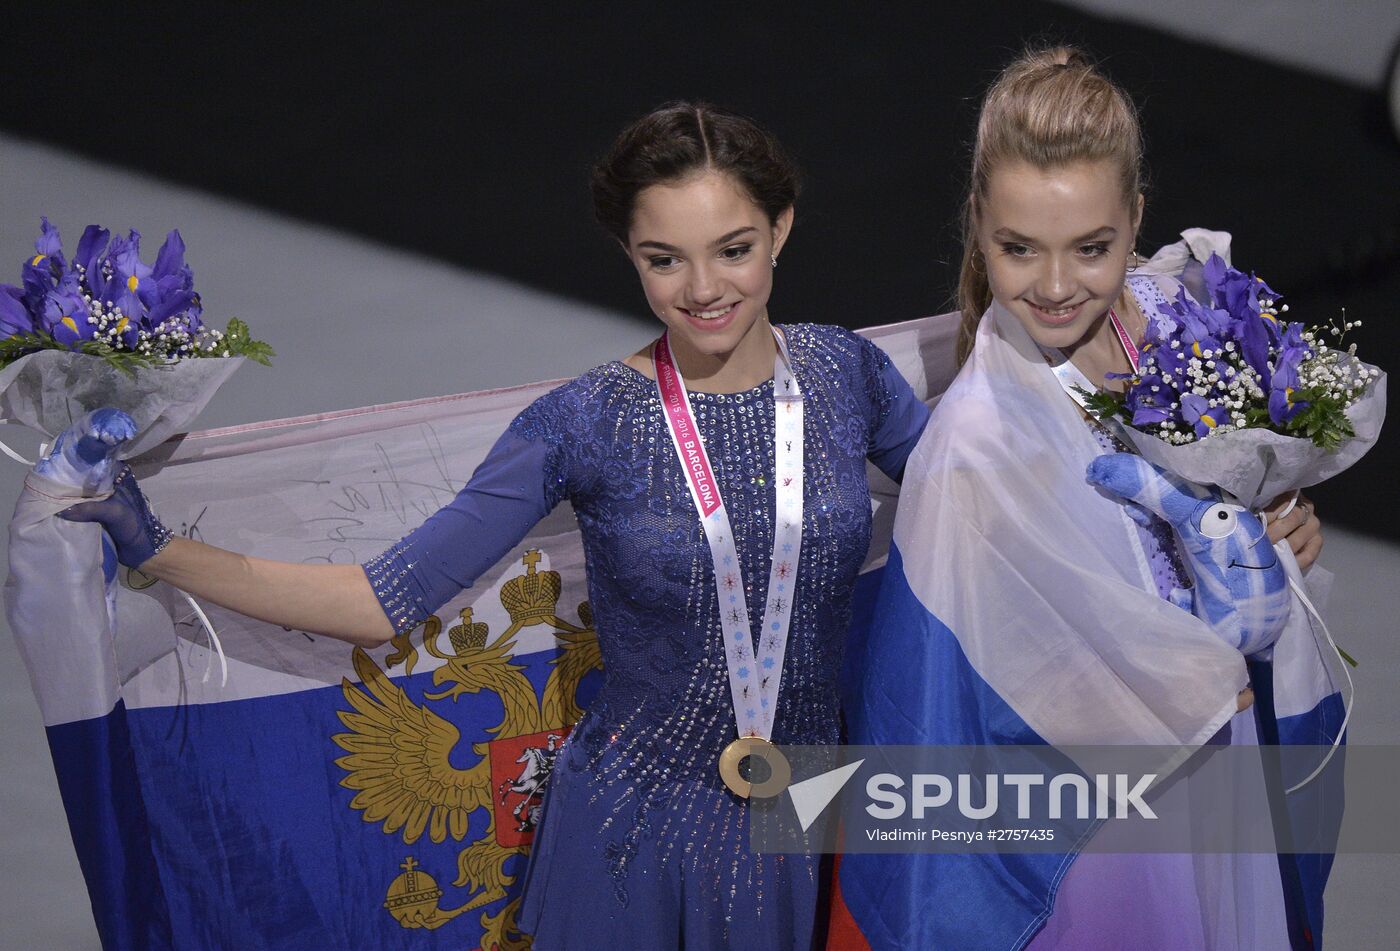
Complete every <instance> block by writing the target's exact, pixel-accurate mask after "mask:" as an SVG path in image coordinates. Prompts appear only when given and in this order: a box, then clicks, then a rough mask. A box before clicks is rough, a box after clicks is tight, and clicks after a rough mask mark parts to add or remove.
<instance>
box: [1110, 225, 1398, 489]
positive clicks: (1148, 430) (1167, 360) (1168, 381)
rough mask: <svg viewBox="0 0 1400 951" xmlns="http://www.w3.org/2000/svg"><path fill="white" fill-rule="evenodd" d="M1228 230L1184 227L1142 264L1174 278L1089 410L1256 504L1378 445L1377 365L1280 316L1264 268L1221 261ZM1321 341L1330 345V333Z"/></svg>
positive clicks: (1381, 401) (1338, 330) (1282, 309)
mask: <svg viewBox="0 0 1400 951" xmlns="http://www.w3.org/2000/svg"><path fill="white" fill-rule="evenodd" d="M1228 242H1229V236H1228V235H1226V234H1224V233H1222V232H1209V231H1203V230H1199V229H1198V230H1195V231H1191V232H1186V240H1185V241H1183V242H1181V243H1179V244H1177V245H1172V246H1170V247H1168V248H1164V249H1163V250H1162V251H1161V252H1159V253H1158V254H1157V255H1155V256H1154V257H1153V259H1152V261H1151V262H1149V263H1148V265H1147V266H1146V267H1145V268H1144V271H1145V272H1146V273H1148V274H1154V275H1157V276H1161V275H1164V274H1165V275H1167V276H1170V277H1176V278H1178V279H1179V280H1180V282H1181V283H1179V284H1175V286H1174V290H1175V294H1174V296H1173V297H1171V298H1170V299H1169V301H1168V303H1167V304H1165V305H1159V306H1158V308H1157V311H1156V312H1155V313H1147V314H1144V316H1145V317H1146V318H1147V329H1146V332H1145V334H1144V337H1143V340H1142V341H1141V343H1140V347H1139V349H1140V360H1139V366H1138V372H1137V373H1136V374H1132V375H1128V376H1127V377H1126V378H1127V379H1128V380H1129V385H1128V388H1127V390H1126V391H1125V392H1124V393H1123V394H1122V395H1121V396H1120V395H1118V394H1114V393H1110V392H1107V391H1102V390H1101V391H1099V392H1097V393H1094V394H1092V395H1091V396H1090V398H1089V405H1090V408H1091V409H1092V410H1093V411H1094V412H1096V413H1097V414H1098V415H1100V416H1101V417H1104V418H1116V419H1118V420H1119V421H1120V422H1121V423H1123V425H1122V426H1121V427H1120V430H1121V432H1122V434H1123V435H1124V436H1125V437H1126V438H1127V439H1128V440H1129V441H1130V442H1131V443H1132V445H1133V447H1134V448H1135V449H1136V450H1137V451H1138V452H1139V453H1141V455H1142V456H1143V457H1144V458H1146V459H1147V460H1148V461H1150V462H1152V463H1154V464H1156V465H1159V466H1161V467H1163V468H1166V469H1169V470H1171V471H1172V472H1175V473H1177V474H1178V475H1180V476H1182V477H1184V478H1186V479H1189V480H1190V481H1192V482H1196V483H1199V484H1202V485H1216V486H1219V487H1220V488H1221V489H1223V490H1224V491H1226V492H1228V493H1230V495H1232V496H1233V497H1234V498H1235V499H1236V500H1238V502H1239V503H1240V504H1241V505H1244V506H1246V507H1248V508H1250V509H1255V510H1257V509H1259V508H1260V507H1261V506H1263V505H1265V504H1267V503H1268V502H1269V501H1271V500H1272V499H1273V498H1275V497H1276V496H1278V495H1280V494H1281V493H1284V492H1288V491H1292V490H1295V489H1301V488H1305V487H1307V486H1310V485H1316V484H1317V483H1319V482H1323V481H1325V480H1326V479H1329V478H1331V477H1332V476H1334V475H1336V474H1337V473H1339V472H1342V471H1344V470H1346V469H1347V468H1349V467H1350V466H1351V465H1352V464H1354V463H1355V462H1356V461H1357V460H1358V459H1360V458H1361V457H1362V456H1363V455H1365V454H1366V452H1367V451H1368V450H1369V449H1370V448H1371V447H1372V446H1373V445H1375V442H1376V439H1377V437H1378V436H1379V435H1380V430H1381V424H1382V422H1383V421H1384V419H1385V390H1386V377H1385V374H1384V373H1383V372H1381V371H1380V370H1379V369H1377V368H1376V367H1374V366H1371V365H1369V364H1366V363H1364V362H1362V361H1361V360H1360V359H1359V358H1358V357H1357V356H1356V345H1355V344H1354V343H1353V344H1350V345H1344V337H1345V334H1346V332H1347V331H1348V330H1349V329H1351V328H1352V327H1355V326H1359V325H1360V323H1361V322H1360V321H1356V322H1354V323H1346V322H1345V321H1343V323H1342V325H1341V326H1340V327H1339V326H1337V325H1336V324H1335V323H1333V324H1328V325H1326V326H1316V325H1314V326H1307V325H1304V324H1303V323H1300V322H1294V321H1288V320H1286V319H1285V316H1284V315H1285V314H1286V313H1287V312H1288V306H1287V305H1280V303H1279V298H1280V295H1279V294H1278V293H1277V292H1276V291H1274V290H1273V289H1272V288H1271V287H1269V285H1268V284H1266V283H1265V282H1264V281H1263V279H1261V278H1259V277H1256V276H1254V275H1252V274H1246V273H1244V272H1241V271H1238V270H1236V269H1235V268H1233V267H1231V266H1230V265H1229V263H1228V261H1229V259H1228V255H1229V243H1228ZM1329 340H1330V341H1331V342H1330V343H1329V342H1328V341H1329Z"/></svg>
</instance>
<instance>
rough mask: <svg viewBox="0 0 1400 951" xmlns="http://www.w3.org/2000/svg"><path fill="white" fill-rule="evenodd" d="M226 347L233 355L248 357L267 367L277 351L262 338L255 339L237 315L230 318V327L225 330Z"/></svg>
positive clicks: (228, 352) (229, 353)
mask: <svg viewBox="0 0 1400 951" xmlns="http://www.w3.org/2000/svg"><path fill="white" fill-rule="evenodd" d="M224 349H225V351H226V353H227V354H228V355H229V356H231V357H247V358H248V359H249V360H252V361H253V362H254V363H261V364H262V365H263V366H265V367H270V366H272V358H273V357H275V356H277V353H276V351H274V350H273V349H272V347H271V346H269V345H268V344H267V343H265V342H264V341H262V340H254V339H253V336H252V334H250V333H249V332H248V325H247V324H246V323H244V322H243V321H241V320H239V319H238V318H237V317H231V318H229V322H228V329H227V330H226V331H224Z"/></svg>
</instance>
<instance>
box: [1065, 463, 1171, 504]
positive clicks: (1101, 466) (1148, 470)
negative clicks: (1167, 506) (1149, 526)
mask: <svg viewBox="0 0 1400 951" xmlns="http://www.w3.org/2000/svg"><path fill="white" fill-rule="evenodd" d="M1085 478H1086V479H1088V480H1089V483H1090V484H1091V485H1096V486H1098V487H1099V488H1101V489H1104V490H1106V491H1108V492H1109V493H1111V494H1113V495H1116V496H1117V497H1118V498H1120V499H1122V500H1123V501H1125V502H1133V503H1136V504H1137V505H1139V506H1143V507H1145V508H1146V509H1147V510H1149V511H1151V512H1152V513H1153V514H1155V515H1164V514H1166V513H1165V512H1163V511H1162V507H1161V505H1160V504H1155V503H1156V502H1157V500H1158V499H1159V497H1160V495H1161V493H1160V492H1159V491H1157V487H1156V485H1155V483H1156V482H1157V480H1158V475H1157V472H1156V470H1155V469H1153V468H1152V466H1151V465H1150V464H1148V463H1147V462H1146V461H1145V460H1144V459H1143V458H1142V457H1140V456H1135V455H1133V454H1132V453H1130V452H1110V453H1105V454H1104V455H1102V456H1099V457H1098V458H1097V459H1095V460H1094V461H1093V462H1091V463H1089V468H1088V470H1087V471H1086V472H1085Z"/></svg>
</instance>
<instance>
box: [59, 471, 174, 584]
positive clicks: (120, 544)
mask: <svg viewBox="0 0 1400 951" xmlns="http://www.w3.org/2000/svg"><path fill="white" fill-rule="evenodd" d="M58 517H59V518H64V519H67V520H68V521H70V522H96V523H98V524H99V525H101V526H102V527H103V528H104V529H105V530H106V532H107V536H108V537H109V538H111V539H112V545H113V547H114V548H116V550H117V560H118V561H119V562H121V563H122V564H123V565H126V566H127V567H128V568H140V567H141V566H142V565H143V564H145V563H146V562H147V561H149V560H150V559H151V558H152V557H154V556H155V555H157V554H159V553H160V551H161V550H162V549H164V548H165V546H166V545H168V544H170V539H171V538H173V537H174V534H175V533H174V532H172V531H171V530H170V529H168V528H166V527H165V526H164V525H162V524H161V521H160V519H158V518H156V515H155V513H154V512H152V511H151V506H150V504H149V503H148V502H147V501H146V496H145V495H144V494H143V493H142V492H141V487H140V486H139V485H137V484H136V476H134V475H132V474H131V467H130V466H128V465H127V464H126V463H122V464H121V468H120V469H119V470H118V471H117V478H116V482H115V483H114V485H113V487H112V494H111V495H110V496H108V497H107V498H105V499H100V500H98V501H95V502H79V503H78V504H77V505H72V506H69V507H68V508H66V509H64V510H63V511H61V512H59V513H58Z"/></svg>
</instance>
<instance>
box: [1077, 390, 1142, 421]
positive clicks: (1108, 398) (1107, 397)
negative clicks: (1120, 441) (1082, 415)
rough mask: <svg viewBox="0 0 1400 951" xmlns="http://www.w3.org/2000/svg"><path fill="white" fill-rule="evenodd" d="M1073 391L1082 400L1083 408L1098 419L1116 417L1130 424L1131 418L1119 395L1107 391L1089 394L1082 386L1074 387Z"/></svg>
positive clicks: (1096, 391)
mask: <svg viewBox="0 0 1400 951" xmlns="http://www.w3.org/2000/svg"><path fill="white" fill-rule="evenodd" d="M1075 390H1076V391H1077V392H1078V393H1079V395H1080V396H1081V397H1082V398H1083V399H1084V408H1085V409H1086V410H1088V411H1089V412H1090V413H1092V414H1094V416H1095V417H1097V418H1098V419H1113V418H1115V417H1117V418H1118V419H1122V420H1125V421H1127V422H1132V416H1131V414H1129V413H1128V410H1127V408H1126V407H1125V406H1124V405H1123V397H1122V396H1120V395H1119V394H1117V393H1110V392H1108V391H1107V390H1095V391H1093V392H1092V393H1091V392H1090V391H1089V390H1086V389H1085V388H1084V387H1082V386H1076V387H1075Z"/></svg>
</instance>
